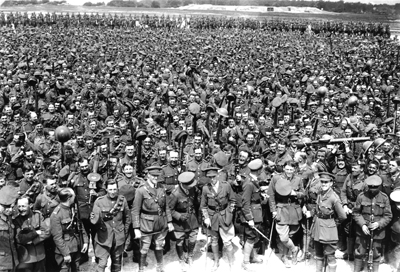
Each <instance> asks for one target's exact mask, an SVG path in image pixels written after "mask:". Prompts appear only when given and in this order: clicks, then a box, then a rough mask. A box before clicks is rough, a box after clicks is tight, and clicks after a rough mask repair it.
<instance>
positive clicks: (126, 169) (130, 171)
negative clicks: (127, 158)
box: [123, 165, 133, 178]
mask: <svg viewBox="0 0 400 272" xmlns="http://www.w3.org/2000/svg"><path fill="white" fill-rule="evenodd" d="M123 172H124V174H125V176H127V177H128V178H130V177H132V176H133V166H132V165H125V167H124V169H123Z"/></svg>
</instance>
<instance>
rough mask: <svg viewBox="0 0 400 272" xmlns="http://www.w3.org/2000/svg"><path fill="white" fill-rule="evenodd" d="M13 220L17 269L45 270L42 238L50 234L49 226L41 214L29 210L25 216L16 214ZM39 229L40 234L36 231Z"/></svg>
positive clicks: (34, 271) (41, 271) (33, 271)
mask: <svg viewBox="0 0 400 272" xmlns="http://www.w3.org/2000/svg"><path fill="white" fill-rule="evenodd" d="M13 222H14V225H15V233H16V241H17V251H18V259H19V265H18V266H17V270H19V269H21V270H23V271H32V272H44V271H46V269H45V260H44V259H45V247H44V240H45V239H47V238H49V236H50V232H49V228H50V226H49V225H48V224H46V223H45V222H44V217H43V215H42V214H41V213H40V212H38V211H31V210H29V211H28V214H27V215H26V216H21V215H18V216H16V218H15V219H14V220H13ZM39 230H40V231H41V233H40V234H38V233H37V232H36V231H39Z"/></svg>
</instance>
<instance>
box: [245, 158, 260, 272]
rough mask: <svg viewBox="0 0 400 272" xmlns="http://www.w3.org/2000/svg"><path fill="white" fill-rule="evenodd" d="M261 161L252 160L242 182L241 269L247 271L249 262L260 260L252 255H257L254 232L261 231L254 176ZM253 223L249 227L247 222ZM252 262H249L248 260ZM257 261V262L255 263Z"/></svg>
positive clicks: (256, 182) (258, 201) (258, 188)
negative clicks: (243, 241) (244, 238)
mask: <svg viewBox="0 0 400 272" xmlns="http://www.w3.org/2000/svg"><path fill="white" fill-rule="evenodd" d="M262 164H263V163H262V161H261V159H256V160H253V161H251V162H250V163H249V169H251V173H250V174H249V175H248V177H247V178H246V179H245V180H244V182H243V184H242V187H243V194H242V196H241V204H242V210H241V215H242V220H241V221H242V223H244V224H245V226H244V233H245V237H246V242H245V244H244V253H243V255H244V257H243V264H242V268H243V269H244V270H247V265H248V264H249V262H250V261H253V262H258V263H261V262H262V261H261V260H257V259H256V258H255V257H254V255H255V254H257V253H255V252H257V250H254V246H255V244H256V243H257V242H258V241H259V240H260V234H259V233H258V232H257V231H256V230H255V229H258V230H259V231H261V232H262V231H263V226H262V223H263V210H262V206H261V200H262V199H261V193H260V185H259V181H258V178H257V176H256V174H257V171H258V170H259V169H261V168H262ZM250 221H251V222H253V224H254V225H252V226H250V225H249V222H250ZM251 258H252V259H253V260H250V259H251ZM255 260H257V261H255Z"/></svg>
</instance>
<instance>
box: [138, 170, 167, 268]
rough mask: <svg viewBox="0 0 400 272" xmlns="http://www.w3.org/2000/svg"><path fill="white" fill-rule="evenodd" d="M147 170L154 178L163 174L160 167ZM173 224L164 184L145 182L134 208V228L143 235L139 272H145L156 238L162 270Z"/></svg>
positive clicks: (156, 250) (158, 259) (159, 266)
mask: <svg viewBox="0 0 400 272" xmlns="http://www.w3.org/2000/svg"><path fill="white" fill-rule="evenodd" d="M147 169H150V170H148V171H149V173H151V175H153V176H159V175H160V174H161V171H160V169H161V168H160V167H156V166H152V167H148V168H147ZM171 222H172V216H171V210H170V208H169V206H168V204H167V190H166V188H165V187H164V186H163V185H162V184H159V183H158V184H156V185H154V186H152V184H150V181H145V182H143V183H142V184H141V186H140V187H139V188H138V189H137V190H136V194H135V199H134V201H133V206H132V226H133V229H139V230H140V232H141V233H142V237H141V242H142V245H141V249H140V253H141V256H140V261H139V271H143V268H144V263H145V262H146V258H147V252H148V251H149V248H150V243H151V241H152V240H153V238H154V242H155V255H156V259H157V266H158V268H159V269H158V270H159V271H161V269H162V265H163V264H162V262H163V246H164V240H165V237H166V235H167V232H168V223H171Z"/></svg>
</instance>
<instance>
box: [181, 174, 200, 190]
mask: <svg viewBox="0 0 400 272" xmlns="http://www.w3.org/2000/svg"><path fill="white" fill-rule="evenodd" d="M195 176H196V175H195V173H193V172H183V173H181V174H180V175H179V176H178V181H179V182H180V183H182V184H185V185H189V186H190V187H193V186H195V185H196V184H197V181H196V180H195V179H194V177H195Z"/></svg>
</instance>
